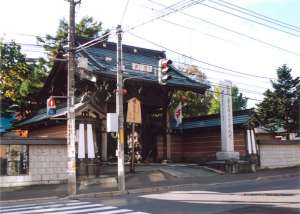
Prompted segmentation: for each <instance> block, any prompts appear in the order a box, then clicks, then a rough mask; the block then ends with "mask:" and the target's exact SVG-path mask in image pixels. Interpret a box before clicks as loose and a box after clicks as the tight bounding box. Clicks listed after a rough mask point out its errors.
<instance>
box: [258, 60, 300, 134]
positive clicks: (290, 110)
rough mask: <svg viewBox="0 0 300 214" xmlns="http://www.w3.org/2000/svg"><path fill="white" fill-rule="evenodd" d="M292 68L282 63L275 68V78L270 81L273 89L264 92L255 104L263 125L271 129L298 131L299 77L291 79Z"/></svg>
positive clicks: (288, 131)
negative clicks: (261, 99)
mask: <svg viewBox="0 0 300 214" xmlns="http://www.w3.org/2000/svg"><path fill="white" fill-rule="evenodd" d="M291 71H292V69H290V68H289V67H287V65H283V66H281V67H279V68H278V69H277V80H276V81H271V83H272V87H273V90H269V89H268V90H267V91H266V92H265V93H264V96H265V98H264V100H263V101H262V102H261V103H259V104H258V105H257V107H258V109H257V116H258V119H259V120H260V122H261V123H262V125H263V126H265V127H266V128H269V129H270V130H271V131H276V130H277V129H278V128H284V129H285V130H286V133H287V135H286V136H287V139H289V133H291V132H296V131H298V130H297V129H298V127H299V97H300V86H299V85H300V78H299V77H297V78H295V79H293V77H292V75H291Z"/></svg>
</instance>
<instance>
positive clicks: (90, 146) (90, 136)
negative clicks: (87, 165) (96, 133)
mask: <svg viewBox="0 0 300 214" xmlns="http://www.w3.org/2000/svg"><path fill="white" fill-rule="evenodd" d="M87 145H88V149H87V150H88V158H95V146H94V137H93V128H92V124H87Z"/></svg>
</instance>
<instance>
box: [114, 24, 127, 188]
mask: <svg viewBox="0 0 300 214" xmlns="http://www.w3.org/2000/svg"><path fill="white" fill-rule="evenodd" d="M117 36H118V42H117V92H116V112H117V114H118V126H119V127H118V128H119V130H118V131H119V133H118V187H119V191H121V192H125V167H124V112H123V62H122V60H123V59H122V58H123V56H122V28H121V25H118V27H117Z"/></svg>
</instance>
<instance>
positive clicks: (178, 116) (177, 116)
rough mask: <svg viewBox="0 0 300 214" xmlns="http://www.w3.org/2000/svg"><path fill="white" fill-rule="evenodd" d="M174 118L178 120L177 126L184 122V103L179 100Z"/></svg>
mask: <svg viewBox="0 0 300 214" xmlns="http://www.w3.org/2000/svg"><path fill="white" fill-rule="evenodd" d="M174 118H175V120H176V126H177V127H178V126H179V125H180V124H181V123H182V104H181V102H179V104H178V106H177V107H176V109H175V112H174Z"/></svg>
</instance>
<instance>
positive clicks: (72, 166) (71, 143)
mask: <svg viewBox="0 0 300 214" xmlns="http://www.w3.org/2000/svg"><path fill="white" fill-rule="evenodd" d="M69 2H70V17H69V40H68V43H69V54H68V99H67V101H68V105H67V108H68V125H67V132H68V133H67V137H68V139H67V144H68V145H67V147H68V148H67V149H68V170H67V173H68V193H69V195H75V194H76V160H75V109H74V102H75V101H74V90H75V2H74V0H69Z"/></svg>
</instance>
